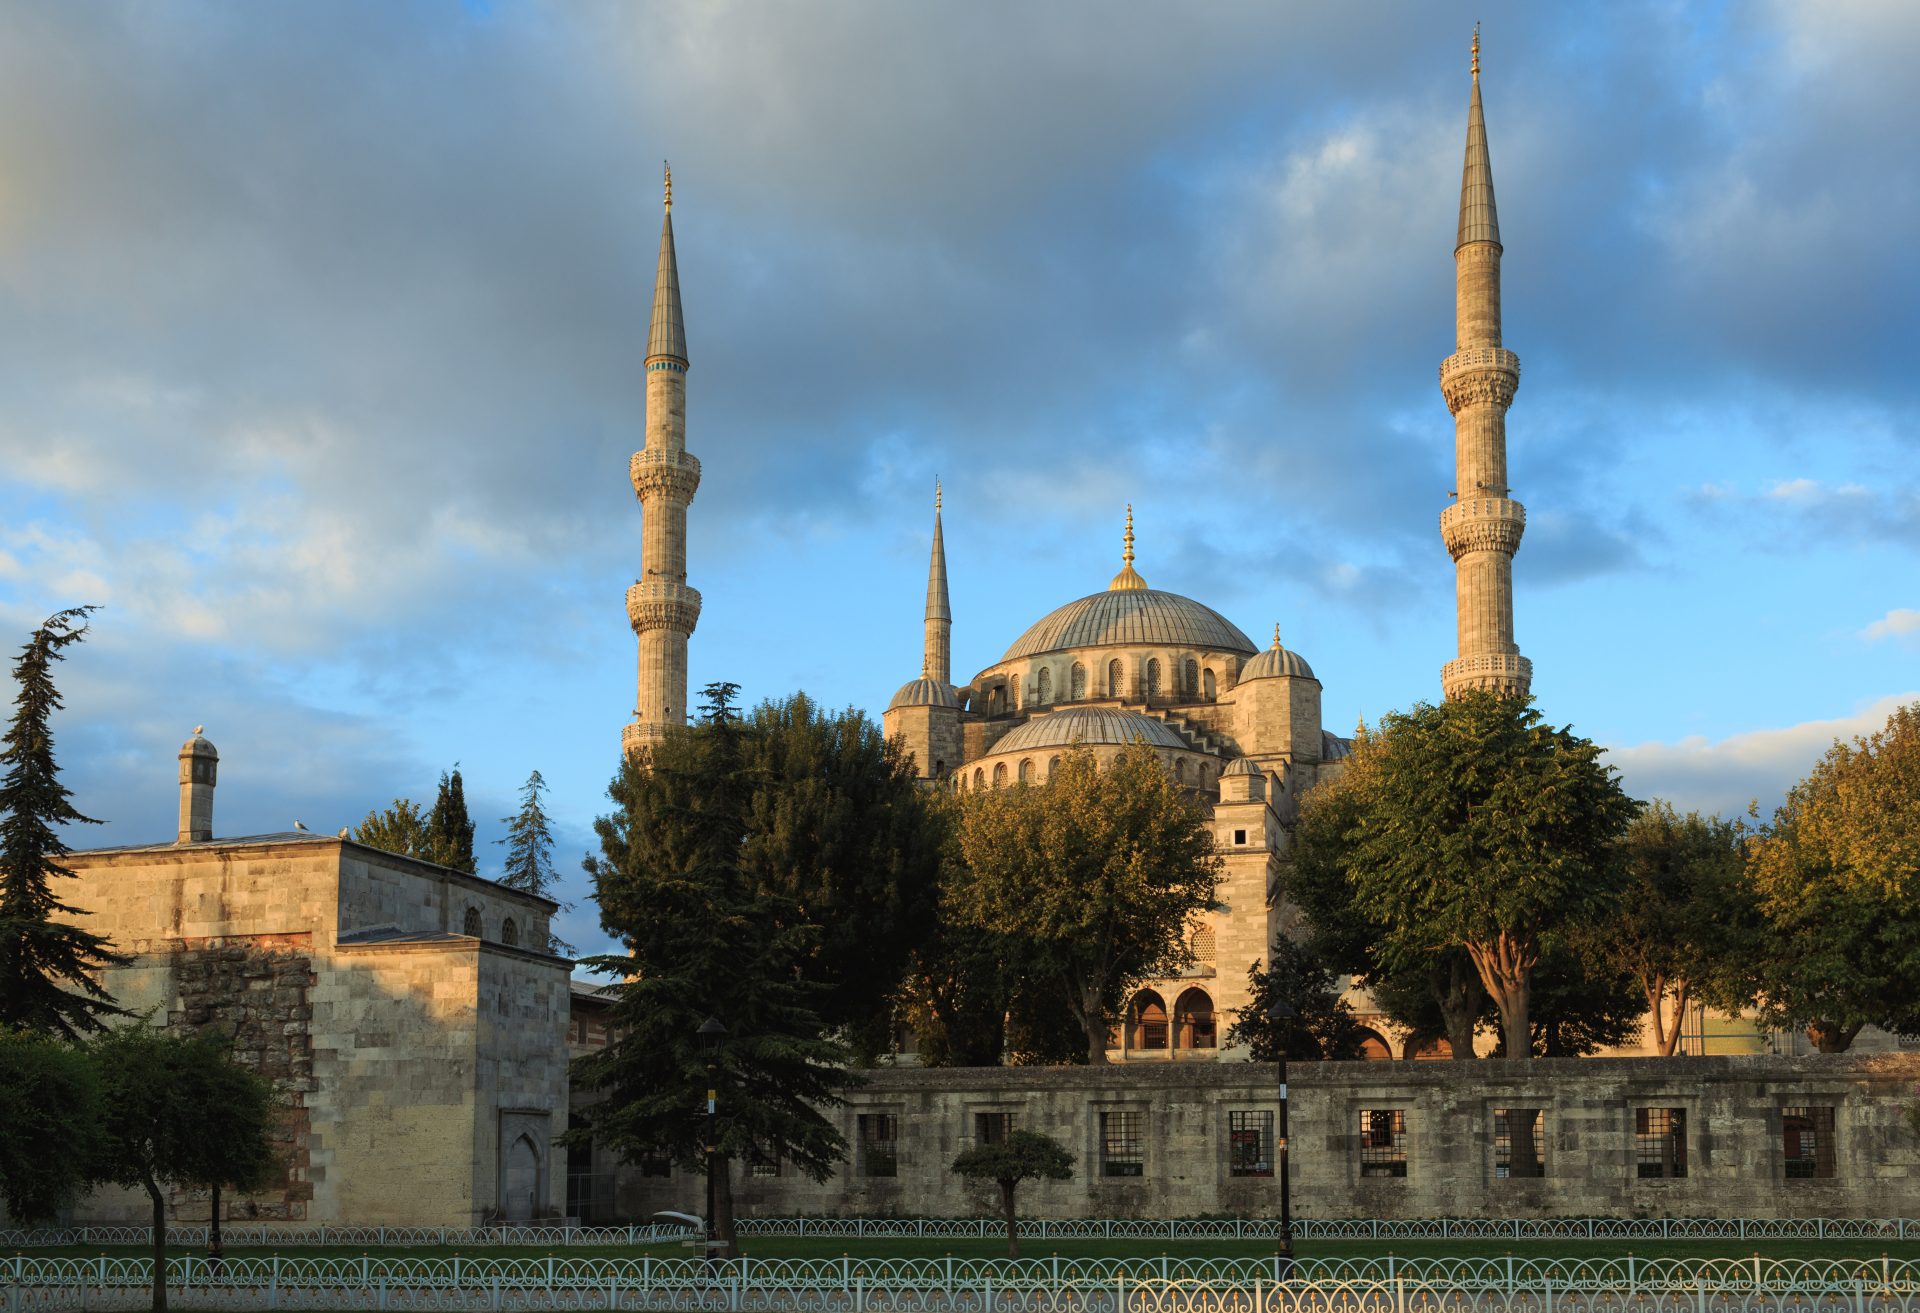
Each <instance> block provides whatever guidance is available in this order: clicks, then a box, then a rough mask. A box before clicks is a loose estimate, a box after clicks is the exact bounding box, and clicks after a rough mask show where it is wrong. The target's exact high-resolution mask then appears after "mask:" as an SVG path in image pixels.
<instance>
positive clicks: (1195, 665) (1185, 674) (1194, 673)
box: [1180, 657, 1200, 693]
mask: <svg viewBox="0 0 1920 1313" xmlns="http://www.w3.org/2000/svg"><path fill="white" fill-rule="evenodd" d="M1180 675H1181V678H1180V691H1181V692H1182V693H1198V692H1199V691H1200V663H1199V662H1198V661H1195V660H1194V659H1193V658H1192V657H1188V658H1187V664H1186V665H1185V666H1184V667H1183V668H1182V669H1181V672H1180Z"/></svg>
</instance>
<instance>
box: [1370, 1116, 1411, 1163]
mask: <svg viewBox="0 0 1920 1313" xmlns="http://www.w3.org/2000/svg"><path fill="white" fill-rule="evenodd" d="M1406 1174H1407V1113H1406V1109H1404V1108H1362V1109H1361V1110H1360V1175H1362V1176H1405V1175H1406Z"/></svg>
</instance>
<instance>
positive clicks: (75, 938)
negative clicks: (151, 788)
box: [0, 606, 128, 1039]
mask: <svg viewBox="0 0 1920 1313" xmlns="http://www.w3.org/2000/svg"><path fill="white" fill-rule="evenodd" d="M94 610H95V608H93V607H91V606H77V607H72V608H70V609H68V610H65V611H60V612H57V613H56V614H54V615H51V616H49V617H48V618H47V620H46V622H45V623H44V624H42V625H41V626H40V627H39V628H38V629H36V630H34V631H33V636H32V637H31V638H29V639H28V640H27V644H26V646H25V647H23V648H21V649H20V659H19V661H17V662H16V663H15V664H14V667H13V677H14V680H15V682H16V683H17V684H18V690H17V692H16V693H15V695H14V699H13V705H14V715H13V722H12V723H11V724H10V725H9V726H8V727H7V736H6V741H5V742H6V746H5V748H4V750H0V764H3V765H4V766H5V768H6V774H5V775H4V776H0V1026H17V1027H21V1028H23V1029H26V1030H32V1031H37V1032H39V1033H41V1034H45V1035H59V1036H63V1037H65V1038H68V1039H72V1038H74V1037H75V1036H78V1035H82V1034H87V1033H90V1032H93V1031H97V1030H100V1029H101V1028H102V1027H103V1026H104V1025H105V1022H104V1020H103V1018H106V1017H113V1016H122V1015H124V1012H123V1011H122V1009H120V1008H118V1007H115V1006H114V1003H113V1000H112V998H111V997H110V996H109V995H108V993H107V991H106V990H105V989H103V988H102V987H101V985H100V982H99V981H98V980H97V979H96V978H95V975H96V973H97V972H98V971H99V969H100V968H101V967H104V966H110V965H116V964H118V963H123V962H126V961H127V960H128V959H127V958H126V957H124V956H122V955H121V954H119V953H116V952H114V951H113V948H112V946H111V945H110V944H109V943H108V942H107V940H106V939H105V938H104V937H103V936H100V935H95V934H89V933H87V932H86V931H85V930H82V929H81V928H80V927H78V926H76V925H73V924H70V923H69V922H68V921H65V920H61V921H56V920H54V917H55V916H56V915H59V916H62V917H77V916H81V915H84V913H82V912H80V911H79V910H78V909H77V908H73V907H70V906H68V905H67V904H65V903H63V902H61V901H60V900H59V899H58V898H56V897H54V893H53V881H54V880H55V879H58V878H66V879H71V878H72V876H73V872H72V871H70V870H69V869H67V868H66V867H65V866H62V865H61V864H60V859H61V858H62V857H65V856H66V855H67V854H68V853H69V852H71V851H72V849H70V848H68V847H67V845H66V844H65V843H63V842H61V839H60V833H59V830H58V828H57V827H59V826H61V825H72V824H82V825H98V824H99V822H98V821H96V820H94V819H93V818H92V817H90V816H82V815H81V814H80V813H79V812H78V811H77V810H76V809H75V808H74V806H73V803H72V802H71V801H70V800H71V798H72V797H73V795H72V793H71V792H70V791H69V790H68V789H67V787H66V786H65V785H64V784H62V783H60V768H59V767H58V766H57V765H55V764H54V760H53V729H52V724H51V722H52V719H53V713H54V712H56V711H58V710H59V709H60V707H61V706H62V703H61V701H60V692H59V690H58V689H56V688H55V687H54V683H53V663H54V662H56V661H60V660H63V659H64V658H65V655H66V651H65V649H66V648H67V647H68V646H70V645H71V644H74V643H77V642H79V641H80V640H81V639H82V638H83V637H85V635H86V632H87V625H86V617H87V616H88V615H89V614H91V613H92V612H93V611H94Z"/></svg>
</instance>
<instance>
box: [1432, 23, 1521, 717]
mask: <svg viewBox="0 0 1920 1313" xmlns="http://www.w3.org/2000/svg"><path fill="white" fill-rule="evenodd" d="M1501 249H1502V248H1501V246H1500V220H1499V216H1498V214H1497V213H1496V212H1495V209H1494V203H1493V164H1492V161H1491V159H1490V157H1489V156H1488V153H1487V124H1486V116H1485V113H1484V112H1483V111H1482V109H1481V106H1480V29H1479V28H1478V27H1476V28H1475V29H1474V34H1473V90H1472V93H1471V96H1470V98H1469V99H1468V102H1467V151H1466V160H1465V163H1464V165H1463V166H1462V169H1461V174H1460V226H1459V232H1458V239H1457V241H1456V242H1455V244H1454V250H1453V263H1454V345H1455V347H1456V350H1455V351H1454V353H1453V354H1452V355H1451V356H1448V357H1447V358H1446V360H1444V361H1442V362H1441V365H1440V392H1441V395H1443V396H1444V397H1445V398H1446V401H1447V409H1448V410H1449V411H1451V412H1452V413H1453V427H1454V489H1455V491H1454V497H1455V498H1456V500H1455V501H1454V503H1453V504H1452V505H1450V506H1448V507H1447V508H1446V509H1445V510H1444V511H1442V512H1441V514H1440V537H1441V540H1442V541H1443V542H1445V543H1446V545H1447V551H1448V553H1449V554H1450V555H1451V556H1452V557H1453V562H1454V594H1455V605H1456V607H1457V630H1458V641H1459V655H1458V656H1457V657H1455V658H1454V659H1453V660H1452V661H1449V662H1447V664H1446V665H1445V666H1444V667H1442V669H1441V674H1440V680H1441V685H1442V687H1443V688H1444V689H1445V691H1446V695H1447V696H1448V697H1456V696H1458V695H1459V694H1461V693H1463V692H1466V691H1467V690H1469V689H1486V690H1490V691H1493V692H1496V693H1506V694H1511V695H1515V696H1521V697H1524V696H1526V694H1527V693H1528V692H1529V691H1530V690H1531V688H1532V685H1533V664H1532V662H1530V661H1528V660H1527V659H1526V658H1525V657H1523V656H1521V655H1520V648H1519V646H1518V645H1517V644H1515V642H1514V639H1513V554H1514V552H1516V551H1517V550H1519V547H1520V535H1521V533H1522V531H1523V530H1524V529H1525V528H1526V523H1527V517H1526V509H1525V508H1524V507H1523V506H1521V504H1520V503H1519V502H1517V501H1515V500H1513V499H1512V498H1511V497H1510V496H1508V493H1509V491H1510V489H1509V488H1508V486H1507V408H1508V407H1509V406H1511V405H1512V404H1513V394H1514V391H1515V390H1516V389H1517V388H1518V387H1519V386H1520V358H1519V357H1518V356H1516V355H1514V354H1513V352H1511V351H1509V350H1507V349H1506V348H1505V347H1504V346H1502V345H1501V341H1500V256H1501Z"/></svg>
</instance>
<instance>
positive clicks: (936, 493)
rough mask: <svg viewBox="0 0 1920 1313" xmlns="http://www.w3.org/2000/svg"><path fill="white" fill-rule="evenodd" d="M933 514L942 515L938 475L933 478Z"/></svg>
mask: <svg viewBox="0 0 1920 1313" xmlns="http://www.w3.org/2000/svg"><path fill="white" fill-rule="evenodd" d="M933 513H934V514H935V515H938V514H939V513H940V476H939V475H937V474H936V475H935V476H934V478H933Z"/></svg>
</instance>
